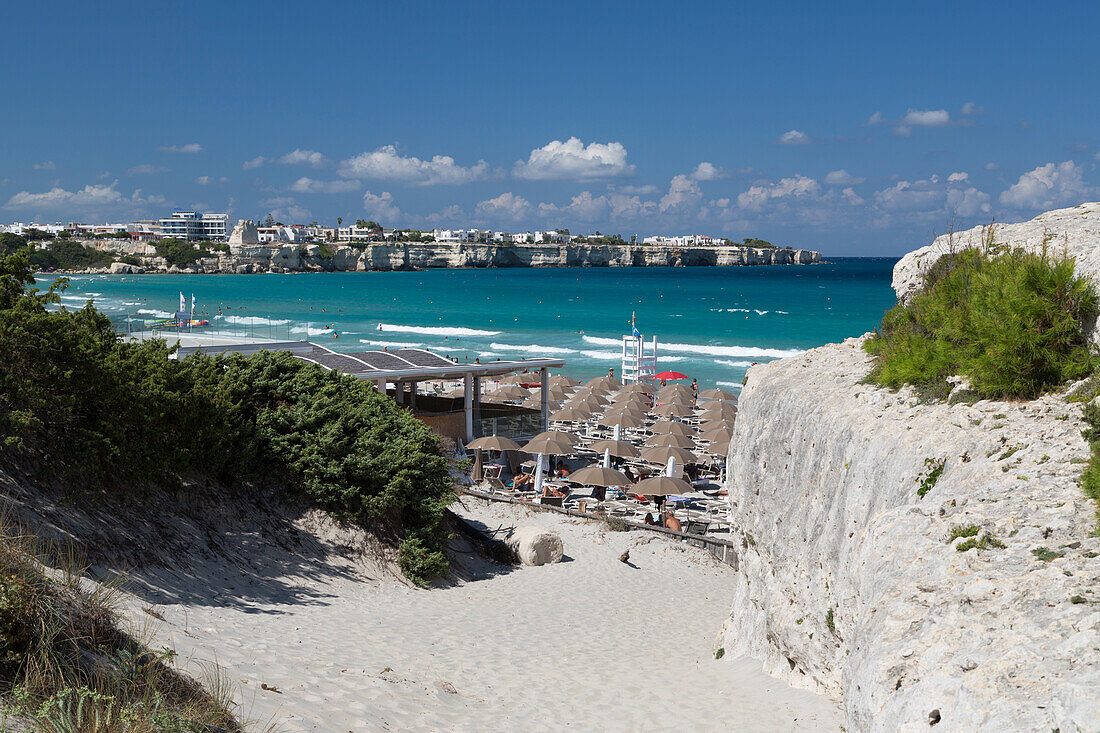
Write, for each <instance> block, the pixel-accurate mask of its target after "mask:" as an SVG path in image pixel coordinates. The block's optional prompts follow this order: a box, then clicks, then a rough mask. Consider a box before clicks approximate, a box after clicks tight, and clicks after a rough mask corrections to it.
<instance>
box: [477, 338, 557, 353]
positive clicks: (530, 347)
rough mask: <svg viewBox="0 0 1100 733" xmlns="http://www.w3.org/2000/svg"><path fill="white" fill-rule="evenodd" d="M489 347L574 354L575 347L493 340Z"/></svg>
mask: <svg viewBox="0 0 1100 733" xmlns="http://www.w3.org/2000/svg"><path fill="white" fill-rule="evenodd" d="M489 348H490V349H496V350H497V351H524V352H527V353H531V354H576V353H577V350H576V349H564V348H561V347H560V346H539V345H538V344H523V345H516V344H498V343H496V342H495V341H494V342H493V343H491V344H489Z"/></svg>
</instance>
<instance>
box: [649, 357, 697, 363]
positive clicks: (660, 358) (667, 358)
mask: <svg viewBox="0 0 1100 733" xmlns="http://www.w3.org/2000/svg"><path fill="white" fill-rule="evenodd" d="M690 358H691V357H690V356H658V357H657V361H659V362H661V363H662V364H663V363H665V362H668V363H670V364H671V363H672V362H676V361H687V360H688V359H690Z"/></svg>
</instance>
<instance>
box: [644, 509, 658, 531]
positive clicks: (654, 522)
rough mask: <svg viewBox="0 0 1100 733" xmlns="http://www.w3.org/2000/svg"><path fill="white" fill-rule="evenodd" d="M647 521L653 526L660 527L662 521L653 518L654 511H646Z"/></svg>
mask: <svg viewBox="0 0 1100 733" xmlns="http://www.w3.org/2000/svg"><path fill="white" fill-rule="evenodd" d="M645 523H646V524H648V525H649V526H651V527H660V526H661V523H660V522H658V521H657V520H656V519H654V518H653V513H652V512H646V513H645Z"/></svg>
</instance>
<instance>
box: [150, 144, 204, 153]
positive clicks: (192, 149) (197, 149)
mask: <svg viewBox="0 0 1100 733" xmlns="http://www.w3.org/2000/svg"><path fill="white" fill-rule="evenodd" d="M157 150H160V151H161V152H165V153H201V152H202V146H201V145H199V144H198V143H187V144H186V145H161V146H160V147H159V148H157Z"/></svg>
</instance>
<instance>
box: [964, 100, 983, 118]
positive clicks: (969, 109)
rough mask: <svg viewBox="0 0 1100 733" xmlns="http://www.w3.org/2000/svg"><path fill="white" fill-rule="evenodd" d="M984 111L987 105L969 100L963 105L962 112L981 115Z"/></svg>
mask: <svg viewBox="0 0 1100 733" xmlns="http://www.w3.org/2000/svg"><path fill="white" fill-rule="evenodd" d="M983 112H985V107H983V106H981V105H980V104H978V103H977V102H967V103H966V104H964V105H963V106H962V113H963V114H964V115H980V114H982V113H983Z"/></svg>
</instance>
